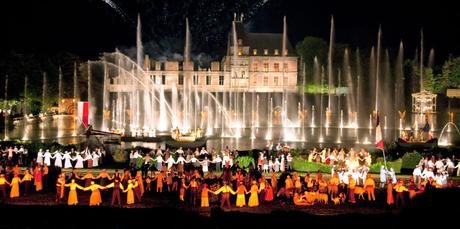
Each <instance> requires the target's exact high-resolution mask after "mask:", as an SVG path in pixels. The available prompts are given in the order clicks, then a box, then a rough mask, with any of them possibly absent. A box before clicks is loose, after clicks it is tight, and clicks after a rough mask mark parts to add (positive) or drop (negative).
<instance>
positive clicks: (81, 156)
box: [0, 146, 105, 169]
mask: <svg viewBox="0 0 460 229" xmlns="http://www.w3.org/2000/svg"><path fill="white" fill-rule="evenodd" d="M104 156H105V151H104V150H103V149H101V148H94V149H93V150H90V149H88V148H86V149H84V150H83V151H81V152H77V151H74V150H73V149H72V150H70V151H65V152H61V151H59V150H57V151H55V152H50V150H49V149H47V150H46V151H43V149H40V150H38V152H37V153H36V157H33V156H32V155H30V154H29V152H28V150H27V149H26V148H24V146H20V147H19V148H18V147H17V146H9V147H6V148H5V149H2V147H1V146H0V160H1V166H0V169H4V168H5V167H6V166H14V165H20V166H33V165H35V164H41V165H47V166H54V167H59V168H66V169H68V168H92V167H98V166H99V165H100V164H101V163H102V159H103V157H104ZM32 157H33V158H32Z"/></svg>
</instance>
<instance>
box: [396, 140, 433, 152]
mask: <svg viewBox="0 0 460 229" xmlns="http://www.w3.org/2000/svg"><path fill="white" fill-rule="evenodd" d="M396 145H397V146H399V147H401V148H404V149H408V150H417V149H418V150H424V149H433V148H435V147H437V146H438V139H437V138H433V139H431V140H428V141H423V142H420V141H414V142H408V141H404V140H403V139H401V138H398V140H397V141H396Z"/></svg>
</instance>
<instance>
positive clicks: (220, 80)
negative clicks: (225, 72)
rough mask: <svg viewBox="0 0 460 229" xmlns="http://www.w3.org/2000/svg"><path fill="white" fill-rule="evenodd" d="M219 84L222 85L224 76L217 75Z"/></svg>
mask: <svg viewBox="0 0 460 229" xmlns="http://www.w3.org/2000/svg"><path fill="white" fill-rule="evenodd" d="M219 85H224V76H219Z"/></svg>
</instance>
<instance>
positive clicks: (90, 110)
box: [87, 60, 94, 125]
mask: <svg viewBox="0 0 460 229" xmlns="http://www.w3.org/2000/svg"><path fill="white" fill-rule="evenodd" d="M87 70H88V98H87V99H88V104H89V112H88V113H89V114H88V123H90V124H91V125H92V124H93V112H94V111H93V109H92V108H93V106H94V104H93V94H92V88H91V85H92V80H93V79H92V77H91V62H90V61H89V60H88V69H87Z"/></svg>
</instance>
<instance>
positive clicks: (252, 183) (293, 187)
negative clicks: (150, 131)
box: [0, 148, 458, 208]
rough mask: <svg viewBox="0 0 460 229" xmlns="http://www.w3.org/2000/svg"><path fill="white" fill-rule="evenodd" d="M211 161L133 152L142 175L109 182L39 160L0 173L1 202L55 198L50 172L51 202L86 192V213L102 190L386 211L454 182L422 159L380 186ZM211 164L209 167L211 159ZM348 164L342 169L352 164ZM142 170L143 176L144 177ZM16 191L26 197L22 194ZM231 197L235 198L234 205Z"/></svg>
mask: <svg viewBox="0 0 460 229" xmlns="http://www.w3.org/2000/svg"><path fill="white" fill-rule="evenodd" d="M213 153H214V152H211V153H210V154H209V153H208V152H207V151H206V149H204V148H203V149H201V151H200V150H198V149H197V150H196V151H195V152H189V153H186V152H184V151H183V150H182V149H178V150H177V151H176V152H175V153H174V154H173V153H171V152H169V151H166V152H164V153H163V151H162V150H161V149H158V150H156V152H155V155H152V156H150V154H147V155H145V156H142V153H140V152H139V151H133V152H132V153H131V154H130V160H132V161H135V160H137V159H139V158H141V157H142V159H143V163H144V165H147V166H142V168H141V170H139V169H138V167H136V166H134V163H132V164H131V165H132V166H131V167H130V168H129V169H125V170H124V171H123V172H119V171H118V170H115V172H114V173H112V174H109V172H108V171H106V170H102V171H101V172H100V173H99V174H97V175H96V174H94V175H93V173H92V172H91V170H90V169H89V170H88V171H87V172H86V173H85V174H84V175H83V173H81V171H78V170H76V169H73V170H72V171H71V172H69V173H67V174H66V173H62V172H61V171H60V167H56V166H55V164H52V163H46V162H45V160H44V161H39V160H37V163H36V165H35V166H34V167H33V169H32V168H28V169H25V170H23V171H21V168H20V167H19V166H17V165H16V166H14V167H12V168H11V169H10V170H8V171H5V173H2V174H1V176H0V195H2V200H3V201H6V199H7V192H8V191H9V198H10V199H11V200H12V201H14V200H15V199H16V198H20V197H21V196H28V195H30V191H31V189H32V185H33V186H35V192H42V190H43V189H44V188H48V189H50V190H53V189H54V187H53V188H52V187H51V186H52V185H53V184H52V183H51V182H52V181H54V179H53V180H51V179H49V177H48V176H49V175H48V174H49V170H50V168H51V169H52V170H53V171H56V174H58V175H57V178H56V179H55V181H56V182H55V190H56V192H55V194H56V202H58V203H64V202H67V204H68V205H77V204H78V203H79V199H78V195H79V194H78V193H79V192H81V191H88V192H91V195H90V199H89V205H90V206H97V205H101V203H102V198H101V191H102V190H107V189H111V196H112V198H111V202H110V205H111V206H122V205H128V206H130V205H132V204H134V203H135V202H142V197H143V195H144V193H146V192H156V193H163V192H170V193H176V194H177V195H178V199H179V200H180V201H181V202H183V203H184V204H186V205H189V206H201V207H203V208H204V207H209V206H210V203H213V202H217V200H218V198H219V197H220V206H221V207H227V208H229V207H231V206H233V204H232V203H231V202H233V201H235V206H236V207H244V206H246V205H247V206H249V207H257V206H259V205H263V204H264V203H265V202H271V201H274V200H276V199H279V200H283V201H288V202H292V203H293V204H294V205H296V206H306V205H313V204H319V203H322V204H328V203H334V204H341V203H344V202H349V203H351V204H354V203H356V202H357V199H363V200H362V201H366V200H365V198H364V194H367V201H371V202H373V201H375V200H376V197H375V190H376V189H380V190H385V191H386V199H387V200H386V203H387V204H388V205H393V204H395V203H396V205H397V206H399V205H404V204H405V201H406V199H407V197H406V195H407V196H409V198H410V199H412V198H414V197H415V196H416V195H418V194H420V193H423V192H424V191H425V190H427V189H435V188H454V187H455V188H456V187H458V186H457V185H455V184H454V183H453V182H452V180H449V181H447V182H446V183H445V184H442V183H441V184H439V183H438V181H437V180H436V179H435V178H436V175H431V173H430V171H431V170H434V172H433V173H434V174H438V173H441V174H442V173H443V172H445V171H449V168H451V167H449V165H447V163H448V160H447V159H445V161H446V165H444V166H440V163H438V161H439V160H438V161H436V160H434V161H433V159H428V158H424V159H423V160H421V164H420V165H418V166H417V168H416V170H417V169H419V170H421V171H422V172H421V173H420V174H418V173H416V171H415V170H414V177H411V178H410V179H407V180H403V179H397V178H396V175H394V172H393V173H391V172H390V173H389V172H388V171H387V170H386V168H385V167H382V169H381V173H380V179H378V178H376V179H375V178H374V177H373V175H371V174H366V175H365V177H360V176H355V175H354V174H355V173H353V172H350V171H353V168H350V167H348V169H345V170H344V169H332V171H331V175H330V176H328V177H329V178H327V177H326V176H324V175H323V174H322V173H321V172H320V171H318V172H317V173H316V174H309V173H307V174H306V175H305V176H303V177H302V176H300V175H299V174H298V173H297V172H290V171H288V169H287V168H288V162H289V160H288V159H289V158H290V157H291V156H290V155H289V153H287V152H283V151H282V150H281V151H277V153H276V156H275V157H278V156H279V157H280V158H286V162H287V163H286V165H285V166H280V167H283V168H282V169H280V171H283V172H282V173H281V175H280V176H278V175H277V173H275V172H274V171H270V172H268V173H263V171H264V170H265V168H264V164H263V161H264V160H266V158H267V157H269V156H268V155H265V154H264V153H261V154H260V156H259V160H258V166H257V167H256V168H250V169H249V171H248V172H246V171H244V170H242V169H240V168H239V166H238V164H237V163H235V164H233V159H232V158H234V157H236V155H235V154H237V152H236V151H233V152H231V151H230V150H229V149H228V148H226V149H225V150H224V152H223V157H222V158H221V157H220V155H219V154H217V155H216V156H215V158H213V156H212V154H213ZM184 154H185V155H184ZM184 156H185V157H184ZM208 156H209V157H210V158H211V159H208ZM174 157H176V159H174ZM347 157H348V160H349V159H350V158H352V155H350V153H348V156H347ZM217 158H220V160H219V159H217ZM358 158H359V156H358ZM152 161H154V162H156V166H152V167H150V166H149V165H150V163H151V162H152ZM337 161H338V160H337ZM346 161H347V160H345V162H344V163H345V164H347V163H348V164H350V163H351V162H346ZM430 161H431V162H430ZM441 161H443V160H442V159H441ZM42 163H43V164H42ZM210 163H214V164H215V166H212V168H216V170H218V169H219V170H220V169H222V173H221V174H219V176H217V175H216V174H215V173H214V171H213V170H212V169H209V165H210ZM261 163H262V164H261ZM280 164H281V163H280ZM334 164H335V163H334ZM358 164H359V163H358ZM437 164H438V165H437ZM145 167H147V168H148V169H147V170H143V169H144V168H145ZM200 167H201V169H199V168H200ZM206 167H207V168H206ZM152 168H153V169H152ZM272 169H274V168H272ZM444 170H445V171H444ZM390 171H391V170H390ZM425 171H426V172H425ZM21 187H22V189H21ZM153 188H154V189H153ZM20 190H23V193H22V192H21V191H20ZM109 192H110V191H109ZM21 193H22V195H21ZM125 193H126V194H125ZM405 193H408V194H405ZM122 195H123V197H125V195H126V197H125V198H123V199H126V201H122ZM159 195H162V194H159ZM234 195H236V198H233V196H234ZM356 196H358V198H356Z"/></svg>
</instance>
